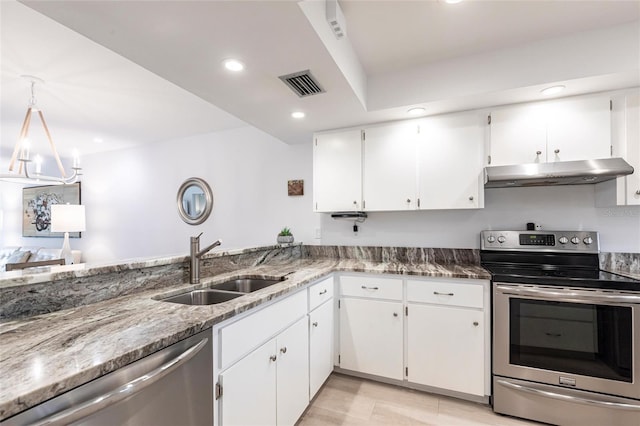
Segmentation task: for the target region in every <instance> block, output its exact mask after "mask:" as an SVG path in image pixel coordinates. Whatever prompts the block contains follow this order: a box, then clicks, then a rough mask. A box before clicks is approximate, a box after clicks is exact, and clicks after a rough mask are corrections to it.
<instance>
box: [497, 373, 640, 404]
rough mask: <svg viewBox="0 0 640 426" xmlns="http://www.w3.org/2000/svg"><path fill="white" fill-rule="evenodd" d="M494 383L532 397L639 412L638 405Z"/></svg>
mask: <svg viewBox="0 0 640 426" xmlns="http://www.w3.org/2000/svg"><path fill="white" fill-rule="evenodd" d="M496 383H498V384H500V385H502V386H504V387H507V388H511V389H515V390H518V391H521V392H527V393H532V394H534V395H539V396H544V397H547V398H553V399H560V400H563V401H571V402H577V403H578V404H585V405H595V406H601V407H609V408H622V409H624V410H633V411H640V405H636V404H625V403H623V402H612V401H598V400H597V399H590V398H583V397H580V396H574V395H564V394H559V393H555V392H550V391H548V390H544V389H537V388H535V387H530V386H523V385H519V384H517V383H512V382H508V381H506V380H500V379H498V380H496Z"/></svg>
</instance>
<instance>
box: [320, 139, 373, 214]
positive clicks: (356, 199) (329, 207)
mask: <svg viewBox="0 0 640 426" xmlns="http://www.w3.org/2000/svg"><path fill="white" fill-rule="evenodd" d="M313 209H314V211H316V212H335V211H350V210H351V211H353V210H362V135H361V131H360V130H359V129H358V130H347V131H342V132H332V133H323V134H318V135H315V136H314V143H313Z"/></svg>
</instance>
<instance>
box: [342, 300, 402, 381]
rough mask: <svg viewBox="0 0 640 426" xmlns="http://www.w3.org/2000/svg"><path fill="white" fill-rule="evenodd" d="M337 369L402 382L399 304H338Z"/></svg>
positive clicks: (362, 301) (350, 302) (357, 301)
mask: <svg viewBox="0 0 640 426" xmlns="http://www.w3.org/2000/svg"><path fill="white" fill-rule="evenodd" d="M340 303H341V305H340V367H341V368H344V369H347V370H352V371H357V372H360V373H365V374H372V375H375V376H381V377H387V378H391V379H396V380H402V376H403V375H402V364H403V343H402V341H403V325H402V303H401V302H389V301H380V300H371V299H352V298H343V299H341V301H340Z"/></svg>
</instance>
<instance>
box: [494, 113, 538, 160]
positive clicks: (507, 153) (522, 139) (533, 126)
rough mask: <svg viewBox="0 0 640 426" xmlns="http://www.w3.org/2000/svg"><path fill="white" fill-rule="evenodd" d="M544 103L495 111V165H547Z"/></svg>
mask: <svg viewBox="0 0 640 426" xmlns="http://www.w3.org/2000/svg"><path fill="white" fill-rule="evenodd" d="M546 120H547V118H546V113H545V106H544V104H543V103H534V104H525V105H517V106H512V107H507V108H500V109H497V110H494V111H492V112H491V162H490V164H489V165H491V166H505V165H510V164H526V163H544V162H545V161H546V144H547V124H546Z"/></svg>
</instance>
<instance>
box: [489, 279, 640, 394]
mask: <svg viewBox="0 0 640 426" xmlns="http://www.w3.org/2000/svg"><path fill="white" fill-rule="evenodd" d="M493 295H494V314H493V315H494V318H493V328H494V337H493V346H494V347H493V373H494V375H497V376H502V377H507V378H515V379H522V380H528V381H533V382H537V383H544V384H549V385H554V386H561V387H566V388H572V389H579V390H584V391H592V392H599V393H605V394H609V395H617V396H624V397H628V398H633V399H640V375H639V374H638V369H639V368H640V311H639V308H640V293H632V292H628V293H625V292H610V291H602V290H590V289H589V290H587V289H585V290H582V289H566V288H558V287H544V286H531V285H518V284H507V283H494V291H493Z"/></svg>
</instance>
